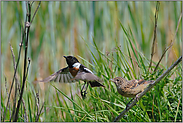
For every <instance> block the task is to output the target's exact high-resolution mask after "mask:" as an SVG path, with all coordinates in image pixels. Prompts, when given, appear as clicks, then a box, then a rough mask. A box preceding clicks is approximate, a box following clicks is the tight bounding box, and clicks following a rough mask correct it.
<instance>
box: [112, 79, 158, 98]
mask: <svg viewBox="0 0 183 123" xmlns="http://www.w3.org/2000/svg"><path fill="white" fill-rule="evenodd" d="M111 81H112V82H114V83H115V85H116V87H117V91H118V93H119V94H121V95H122V96H124V97H135V96H136V95H138V94H139V93H141V92H143V91H144V89H145V88H147V86H148V85H149V84H151V83H153V82H154V81H152V80H150V81H146V80H143V79H140V80H130V81H128V80H126V79H125V78H122V77H116V78H114V79H111Z"/></svg>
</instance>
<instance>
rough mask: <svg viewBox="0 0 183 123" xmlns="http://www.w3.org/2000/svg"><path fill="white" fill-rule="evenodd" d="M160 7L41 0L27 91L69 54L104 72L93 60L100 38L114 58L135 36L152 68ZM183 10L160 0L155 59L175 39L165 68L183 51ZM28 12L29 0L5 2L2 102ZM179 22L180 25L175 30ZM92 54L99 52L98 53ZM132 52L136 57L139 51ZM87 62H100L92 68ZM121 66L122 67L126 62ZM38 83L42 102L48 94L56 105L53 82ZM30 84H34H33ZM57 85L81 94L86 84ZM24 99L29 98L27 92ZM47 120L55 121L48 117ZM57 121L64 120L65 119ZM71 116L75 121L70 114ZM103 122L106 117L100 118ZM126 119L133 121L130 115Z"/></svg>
mask: <svg viewBox="0 0 183 123" xmlns="http://www.w3.org/2000/svg"><path fill="white" fill-rule="evenodd" d="M37 5H38V2H34V3H33V6H32V15H33V13H34V11H35V9H36V7H37ZM155 10H156V2H125V1H118V2H115V1H108V2H105V1H102V2H84V1H83V2H59V1H58V2H43V1H42V2H41V6H40V8H39V9H38V12H37V14H36V16H35V18H34V20H33V23H32V24H31V28H30V35H29V44H28V57H29V58H30V59H31V63H30V68H29V75H28V78H27V85H26V89H27V90H26V91H28V90H29V89H30V90H31V91H35V90H34V89H35V86H36V87H37V85H34V86H33V85H32V82H33V81H35V80H38V79H43V78H45V77H47V76H49V75H50V74H52V73H54V72H55V71H57V70H59V69H60V68H62V67H65V66H66V62H65V59H64V58H63V56H64V55H73V56H76V57H77V58H78V59H79V61H80V62H81V63H82V64H84V65H85V66H87V67H88V68H90V69H91V70H92V71H94V73H96V74H97V75H99V76H101V75H100V73H98V70H99V69H100V67H101V66H96V64H95V61H96V60H95V59H94V56H95V57H96V59H100V55H99V54H98V50H96V47H95V46H94V45H95V43H96V46H97V47H98V49H99V50H100V51H101V52H102V53H103V54H104V55H106V56H108V57H109V58H113V56H112V54H113V52H115V49H116V47H117V46H119V48H120V50H121V51H122V53H123V54H124V55H126V56H128V55H129V54H128V53H129V51H128V50H129V48H128V47H129V45H128V41H127V40H128V39H131V40H132V43H133V44H132V46H133V48H134V49H135V51H136V52H141V54H143V55H142V56H143V57H145V58H146V62H145V66H147V67H148V65H149V60H150V55H151V49H152V41H153V34H154V14H155ZM181 11H182V2H181V1H178V2H176V1H175V2H173V1H172V2H165V1H164V2H160V7H159V12H158V22H157V23H158V24H157V40H156V44H155V54H154V57H153V61H154V63H156V64H157V62H158V60H159V59H160V57H161V55H162V53H163V51H164V49H165V48H166V47H168V46H169V45H170V43H171V41H173V46H172V47H171V48H170V49H169V50H168V51H167V53H166V55H165V57H164V58H163V60H162V62H161V65H160V67H163V68H165V69H167V68H168V67H169V66H170V65H171V64H172V63H173V62H175V61H176V60H177V59H178V58H179V57H180V55H181V54H182V20H181V21H180V24H179V26H178V22H179V18H180V15H181ZM25 15H26V3H25V2H18V1H17V2H6V1H3V2H1V66H2V67H1V85H2V90H1V98H2V99H3V102H2V101H1V103H4V104H5V102H6V101H7V94H6V91H5V88H4V87H5V80H4V77H6V78H7V88H8V90H9V87H10V83H11V81H12V78H13V71H14V69H13V61H12V56H11V51H10V47H9V44H11V45H12V47H13V51H14V54H15V59H16V60H17V58H18V51H19V43H20V42H21V28H22V25H24V21H25ZM121 24H122V25H123V27H124V28H125V29H126V31H127V32H128V33H129V37H127V36H126V35H125V33H124V30H123V29H122V26H121ZM177 27H178V30H177V34H176V29H177ZM175 34H176V35H175ZM130 52H132V51H130ZM92 54H94V56H93V55H92ZM131 57H132V58H133V59H135V56H134V55H132V56H131ZM23 58H24V49H23V50H22V54H21V59H20V64H19V67H18V78H19V79H20V81H22V75H21V74H22V73H23ZM82 58H83V59H82ZM115 58H116V57H115V56H114V59H115ZM103 59H104V58H103ZM127 59H128V57H127ZM128 60H129V59H128ZM86 61H88V62H89V63H91V64H92V65H94V66H95V67H92V66H91V65H90V64H89V63H88V62H86ZM129 61H130V60H129ZM129 64H130V63H129ZM106 65H107V66H109V67H110V66H111V65H110V64H109V65H108V64H106ZM134 66H135V67H134V68H135V69H136V71H135V73H134V74H135V75H132V76H131V79H132V78H134V79H137V78H138V79H139V77H140V75H141V72H139V71H140V70H139V68H138V67H137V65H136V64H134ZM153 66H155V64H153ZM110 69H111V71H113V69H114V68H113V67H110ZM120 69H122V70H123V68H122V67H121V68H120ZM106 76H107V77H108V78H110V77H116V76H125V72H124V73H123V72H120V71H115V70H114V74H113V75H111V76H108V75H106ZM174 77H175V76H173V77H172V79H174ZM181 79H182V78H181ZM105 84H107V83H105ZM38 85H39V87H40V88H39V87H38V89H37V91H38V90H39V93H40V98H41V102H43V100H46V99H47V101H48V102H47V105H52V102H49V101H51V100H52V98H55V95H54V94H53V93H49V92H54V91H55V89H54V88H53V87H52V86H51V85H50V84H49V83H46V84H44V83H39V84H38ZM27 86H28V87H27ZM30 86H31V88H29V87H30ZM56 86H57V87H58V88H59V89H60V90H62V91H63V92H64V93H66V94H68V95H70V93H71V91H70V90H72V93H73V95H74V93H76V94H78V93H79V90H80V89H79V88H80V86H81V85H80V84H79V85H78V83H74V84H56ZM78 86H79V87H78ZM48 90H49V91H48ZM46 91H48V92H46ZM27 93H29V92H25V93H24V95H26V94H27ZM54 93H55V92H54ZM53 95H54V96H53ZM78 95H79V94H78ZM119 96H120V95H119ZM25 98H27V96H26V97H25ZM62 98H64V97H62ZM53 100H54V99H53ZM67 101H68V100H67ZM108 101H110V100H108ZM68 102H69V101H68ZM45 111H46V108H45ZM44 116H45V117H44V118H46V115H44ZM44 118H43V119H44ZM47 118H48V117H47ZM111 119H112V118H111ZM43 121H54V120H51V119H50V120H48V119H47V120H45V119H44V120H43ZM57 121H64V120H63V119H61V120H57ZM65 121H67V120H65ZM68 121H70V120H69V119H68ZM75 121H77V120H75ZM78 121H79V120H78ZM99 121H102V120H101V119H100V120H99ZM103 121H107V120H103ZM109 121H111V120H109ZM126 121H129V119H127V120H126ZM132 121H133V120H132ZM142 121H144V120H142ZM147 121H149V120H147ZM155 121H161V120H155Z"/></svg>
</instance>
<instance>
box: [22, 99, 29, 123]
mask: <svg viewBox="0 0 183 123" xmlns="http://www.w3.org/2000/svg"><path fill="white" fill-rule="evenodd" d="M22 103H23V107H24V112H25V115H24V118H25V121H24V122H28V115H27V112H26V108H25V102H24V100H23V99H22Z"/></svg>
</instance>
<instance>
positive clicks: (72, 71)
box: [69, 67, 79, 77]
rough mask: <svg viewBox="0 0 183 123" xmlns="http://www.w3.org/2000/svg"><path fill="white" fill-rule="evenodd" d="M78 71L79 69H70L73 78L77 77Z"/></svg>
mask: <svg viewBox="0 0 183 123" xmlns="http://www.w3.org/2000/svg"><path fill="white" fill-rule="evenodd" d="M78 71H79V68H75V67H73V68H69V72H70V73H71V75H72V76H73V77H75V76H76V75H77V73H78Z"/></svg>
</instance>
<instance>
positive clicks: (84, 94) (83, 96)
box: [81, 91, 87, 99]
mask: <svg viewBox="0 0 183 123" xmlns="http://www.w3.org/2000/svg"><path fill="white" fill-rule="evenodd" d="M86 94H87V92H86V91H84V92H83V91H81V96H82V98H83V99H85V98H86Z"/></svg>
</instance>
